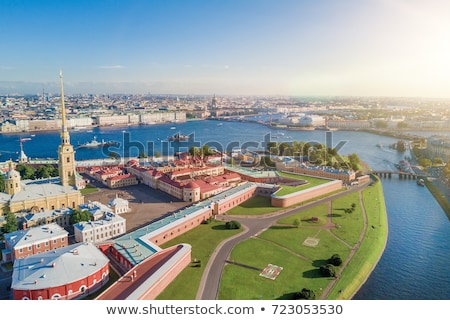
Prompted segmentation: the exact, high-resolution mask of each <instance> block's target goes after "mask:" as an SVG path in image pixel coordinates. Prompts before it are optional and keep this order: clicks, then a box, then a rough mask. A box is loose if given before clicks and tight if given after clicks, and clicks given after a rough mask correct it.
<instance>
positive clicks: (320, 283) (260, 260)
mask: <svg viewBox="0 0 450 320" xmlns="http://www.w3.org/2000/svg"><path fill="white" fill-rule="evenodd" d="M249 252H252V254H249ZM230 258H231V260H234V261H237V262H239V263H242V264H244V265H248V266H251V267H257V268H260V269H263V268H264V267H265V266H266V265H267V264H268V263H271V264H274V265H277V266H280V267H283V270H282V271H281V273H280V274H279V276H278V277H277V279H276V280H271V279H267V278H264V277H261V276H259V273H260V271H258V270H253V269H250V268H246V267H242V266H236V265H230V264H228V265H226V266H225V268H224V271H223V276H222V280H221V282H220V289H219V296H218V299H220V300H254V299H264V300H274V299H289V298H290V297H291V296H292V293H294V292H297V291H300V290H301V289H302V288H303V287H308V288H312V287H314V288H324V287H325V286H326V284H327V283H328V281H329V280H328V279H326V278H323V277H321V276H320V275H319V274H318V271H317V268H316V267H315V266H313V265H312V263H311V262H310V261H307V260H305V259H302V258H300V257H298V256H296V255H294V254H292V253H291V252H289V251H287V250H283V249H281V248H280V247H279V246H277V245H275V244H272V243H270V242H267V241H263V240H259V239H249V240H247V241H244V242H242V243H240V244H239V245H237V246H236V248H235V249H234V250H233V252H232V254H231V257H230ZM299 286H302V287H301V288H300V289H299Z"/></svg>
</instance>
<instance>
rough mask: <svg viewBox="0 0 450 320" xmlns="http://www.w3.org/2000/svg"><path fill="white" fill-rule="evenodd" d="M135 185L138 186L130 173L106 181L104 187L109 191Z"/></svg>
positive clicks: (134, 177)
mask: <svg viewBox="0 0 450 320" xmlns="http://www.w3.org/2000/svg"><path fill="white" fill-rule="evenodd" d="M135 184H138V181H137V179H136V176H134V175H132V174H131V173H127V174H121V175H118V176H114V177H111V178H108V179H106V185H107V186H108V187H109V188H111V189H114V188H121V187H126V186H132V185H135Z"/></svg>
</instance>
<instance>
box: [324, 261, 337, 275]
mask: <svg viewBox="0 0 450 320" xmlns="http://www.w3.org/2000/svg"><path fill="white" fill-rule="evenodd" d="M320 273H321V274H322V275H323V276H324V277H335V276H336V269H335V268H334V266H333V265H332V264H330V263H329V264H325V265H323V266H320Z"/></svg>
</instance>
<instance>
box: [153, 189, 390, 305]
mask: <svg viewBox="0 0 450 320" xmlns="http://www.w3.org/2000/svg"><path fill="white" fill-rule="evenodd" d="M261 198H262V197H261ZM263 199H265V198H263ZM362 199H363V206H364V208H365V211H366V213H367V217H368V228H367V230H366V234H365V238H364V240H363V241H362V243H361V244H360V247H359V249H358V250H357V251H356V253H355V255H354V256H353V258H352V259H351V260H350V261H349V263H348V265H347V266H346V267H345V270H343V272H342V274H341V275H340V277H339V278H338V279H337V280H336V285H335V286H334V287H333V288H331V291H330V294H329V295H328V297H326V299H333V300H335V299H350V298H351V297H352V296H353V295H354V294H355V293H356V291H357V290H358V289H359V287H360V286H361V285H362V284H363V283H364V281H365V279H366V278H367V277H368V276H369V275H370V273H371V271H372V270H373V268H374V267H375V265H376V263H377V262H378V259H379V258H380V256H381V254H382V252H383V250H384V246H385V242H386V239H387V218H386V211H385V207H384V198H383V192H382V185H381V183H380V182H377V183H374V184H373V185H372V186H369V187H367V188H366V189H364V190H363V191H362ZM250 201H253V202H250ZM352 203H354V204H355V210H354V211H353V212H352V213H345V211H344V210H343V209H345V208H350V207H351V205H352ZM252 205H256V206H257V207H258V209H257V210H258V211H260V214H261V212H264V200H262V199H257V200H255V199H251V200H249V202H248V203H246V204H244V207H243V208H245V207H246V206H248V207H249V208H250V207H251V206H252ZM241 210H242V209H241ZM267 210H269V209H267ZM328 210H329V207H328V204H322V205H318V206H315V207H312V208H310V209H307V210H301V209H299V210H298V211H297V212H296V213H294V214H293V215H292V216H289V217H287V218H284V219H280V220H279V221H277V223H276V225H273V226H272V227H270V228H269V229H267V230H266V231H265V232H263V233H261V234H260V235H259V236H258V237H254V238H251V239H249V240H246V241H244V242H241V243H240V244H239V245H237V246H236V247H235V248H234V249H233V251H232V252H231V256H230V259H231V260H233V261H235V262H237V263H239V264H240V265H235V264H226V265H225V266H224V271H223V276H222V279H221V284H220V289H219V295H218V297H219V299H227V300H248V299H265V300H274V299H292V297H293V293H294V292H298V291H300V290H301V289H303V288H308V289H312V290H314V291H315V292H316V297H317V298H318V297H319V296H320V295H321V293H322V292H323V291H322V290H323V289H325V288H326V287H327V285H329V284H331V283H332V281H333V280H335V279H334V278H326V277H323V276H321V274H320V272H319V267H320V266H321V265H323V264H324V263H325V262H326V261H327V259H328V258H330V257H331V255H333V254H335V253H337V254H339V255H340V256H341V258H342V259H343V260H345V258H347V257H348V256H349V254H350V252H351V250H352V247H353V246H354V245H355V244H356V243H357V242H358V238H359V235H360V233H361V232H362V230H363V218H362V214H363V208H361V204H360V199H359V194H358V192H355V193H351V194H348V195H345V196H342V197H340V198H338V199H336V200H333V201H332V203H331V214H332V217H331V219H332V222H333V223H337V224H339V228H333V229H331V230H328V229H322V227H323V226H324V225H325V224H326V222H327V217H326V216H327V213H328ZM246 214H247V215H248V214H249V213H248V212H247V213H246ZM312 216H315V217H318V218H319V219H318V221H317V222H311V221H310V217H312ZM295 219H299V220H300V221H301V223H300V225H299V227H297V226H295V224H294V220H295ZM372 226H373V227H372ZM237 232H240V231H239V230H234V231H231V230H226V229H225V227H224V223H223V222H221V221H213V222H212V223H210V224H207V225H201V226H199V227H198V228H196V229H194V230H191V231H189V232H187V233H186V234H183V235H181V236H180V237H178V238H176V239H173V240H172V241H170V242H169V243H166V244H164V247H169V246H171V245H174V244H177V243H182V242H183V243H189V244H191V245H192V258H193V259H198V260H200V261H201V263H200V264H199V266H196V265H194V264H193V265H191V266H189V267H187V268H185V269H184V270H183V271H182V272H181V274H180V275H179V276H178V277H177V278H176V279H175V280H174V281H173V282H172V283H171V284H170V285H169V286H168V287H167V288H166V290H165V291H164V292H163V293H161V294H160V296H159V297H158V300H181V299H189V300H190V299H195V296H196V293H197V290H198V287H199V284H200V280H201V277H202V273H203V270H204V267H205V266H206V264H207V262H208V260H209V258H210V256H211V254H212V252H213V251H214V249H215V248H216V247H217V245H218V244H219V243H220V242H221V241H222V240H224V239H226V238H228V237H231V236H232V235H235V234H236V233H237ZM307 237H313V238H316V239H318V240H319V242H318V244H317V246H316V247H310V246H305V245H303V241H304V240H305V239H306V238H307ZM269 263H270V264H274V265H277V266H280V267H283V270H282V271H281V273H280V274H279V276H278V277H277V278H276V279H275V280H271V279H267V278H264V277H261V276H260V275H259V272H260V271H259V270H262V269H263V268H264V267H265V266H266V265H267V264H269ZM242 265H244V266H242ZM245 266H247V267H245ZM343 289H345V290H343ZM342 290H343V291H342Z"/></svg>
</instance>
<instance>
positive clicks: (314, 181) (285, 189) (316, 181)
mask: <svg viewBox="0 0 450 320" xmlns="http://www.w3.org/2000/svg"><path fill="white" fill-rule="evenodd" d="M278 174H279V175H280V176H282V177H286V178H290V179H296V180H306V181H308V183H307V184H304V185H300V186H287V185H281V189H280V190H278V191H277V192H276V193H275V194H276V195H277V196H285V195H287V194H291V193H294V192H297V191H301V190H305V189H308V188H312V187H315V186H318V185H321V184H324V183H327V182H330V180H328V179H321V178H315V177H310V176H303V175H298V174H293V173H286V172H278Z"/></svg>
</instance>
